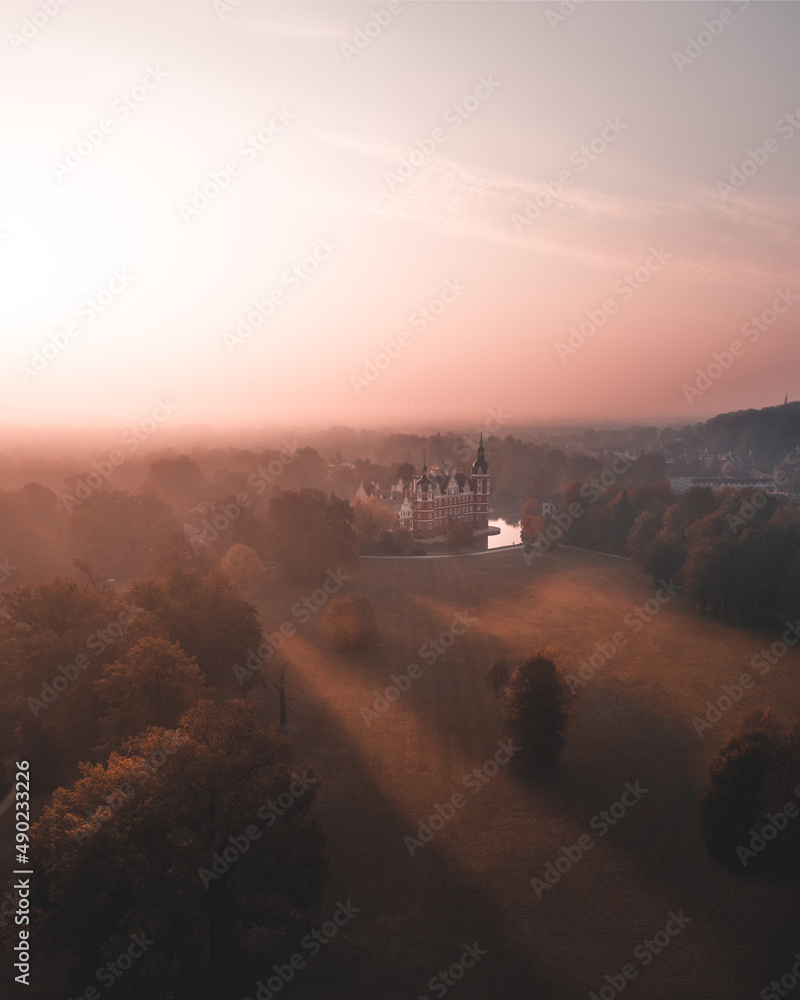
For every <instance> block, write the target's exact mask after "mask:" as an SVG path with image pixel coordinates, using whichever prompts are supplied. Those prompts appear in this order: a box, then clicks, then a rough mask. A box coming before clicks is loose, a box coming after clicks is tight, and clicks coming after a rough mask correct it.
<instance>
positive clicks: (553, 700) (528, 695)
mask: <svg viewBox="0 0 800 1000" xmlns="http://www.w3.org/2000/svg"><path fill="white" fill-rule="evenodd" d="M557 660H558V654H557V653H556V651H555V650H551V649H549V648H548V649H545V650H543V651H541V652H539V653H536V654H535V655H534V656H531V657H530V658H529V659H528V660H526V661H525V662H524V663H522V664H521V665H520V666H518V667H517V668H516V670H515V671H514V673H513V675H512V677H511V681H510V682H509V685H508V688H507V701H506V724H507V726H508V729H509V735H510V736H511V739H512V740H513V742H514V743H516V744H518V745H519V746H520V747H521V750H520V751H519V753H518V754H517V756H516V758H515V760H516V763H517V766H518V767H519V768H520V769H521V770H522V771H523V772H524V773H525V774H528V775H538V774H543V773H546V772H547V771H550V770H552V769H553V767H554V766H555V763H556V760H557V759H558V755H559V754H560V753H561V751H562V750H563V748H564V744H565V743H566V728H567V720H568V711H567V706H568V704H569V702H568V697H567V694H568V690H569V687H568V684H567V680H566V678H565V676H564V673H563V672H562V670H561V669H560V667H559V666H558V663H557Z"/></svg>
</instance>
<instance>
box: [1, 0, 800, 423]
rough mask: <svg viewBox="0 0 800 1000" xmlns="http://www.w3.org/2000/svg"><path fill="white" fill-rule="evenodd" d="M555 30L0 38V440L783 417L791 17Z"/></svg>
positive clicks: (698, 11)
mask: <svg viewBox="0 0 800 1000" xmlns="http://www.w3.org/2000/svg"><path fill="white" fill-rule="evenodd" d="M55 2H56V0H53V3H54V4H55ZM45 7H47V4H46V5H45ZM47 9H48V10H49V9H50V8H49V7H47ZM558 9H559V7H558V4H556V3H527V4H526V3H514V4H505V3H487V4H483V3H474V4H438V3H408V2H406V3H402V4H391V5H387V4H382V3H376V4H355V3H341V4H340V3H335V2H334V3H325V4H316V3H305V4H300V3H293V4H286V3H276V4H272V3H257V2H250V0H245V2H243V3H241V4H239V5H238V6H235V5H234V4H224V3H222V2H218V3H216V4H215V3H214V2H212V0H203V2H188V3H160V2H153V3H146V4H142V3H135V4H130V3H125V2H122V3H113V4H110V3H106V4H100V3H91V2H80V0H72V2H70V3H68V4H66V5H65V6H64V7H63V8H58V13H57V14H56V15H55V16H53V17H50V16H49V15H48V14H47V13H46V12H44V11H43V8H42V6H41V5H40V4H39V3H14V4H9V3H6V4H3V5H2V6H0V45H3V46H4V47H5V53H4V57H3V59H2V60H0V87H2V92H3V94H4V95H6V100H5V101H4V102H3V103H2V106H0V130H1V132H0V134H2V137H3V142H2V147H3V155H2V157H1V158H0V324H1V326H0V328H1V329H2V341H1V342H0V352H2V353H1V358H2V363H1V364H0V390H1V391H2V397H1V398H0V420H6V421H9V422H23V423H47V422H51V421H66V422H69V423H73V424H75V425H76V426H77V425H79V424H85V423H92V424H94V423H98V422H101V421H109V422H113V423H123V422H129V421H136V420H140V419H142V418H144V417H146V416H147V415H148V414H149V413H150V412H151V410H152V409H153V406H154V405H155V403H156V401H157V400H158V399H159V398H161V397H165V396H168V397H169V398H170V399H172V400H174V401H175V403H176V404H177V410H176V411H175V417H174V420H175V421H176V422H177V423H187V424H199V423H206V422H208V423H212V424H215V425H217V426H220V427H222V426H233V425H236V424H240V423H256V424H261V423H270V424H284V425H286V424H291V423H304V424H306V423H318V424H323V425H328V424H334V423H346V424H350V425H353V426H356V427H367V426H386V425H389V424H395V425H406V426H411V425H419V424H421V423H428V424H430V423H432V422H436V421H441V422H442V424H443V425H447V424H448V421H452V422H456V421H462V422H463V421H466V422H468V423H470V424H474V425H475V426H478V425H481V424H482V423H483V421H484V418H485V415H486V413H487V412H488V411H489V409H490V408H495V409H497V408H498V407H501V408H502V409H503V411H504V412H506V413H508V414H510V415H511V419H512V420H513V423H514V424H516V425H519V424H522V423H525V422H528V421H530V422H545V421H567V420H582V421H587V420H595V419H596V420H625V421H640V420H647V421H654V422H658V421H663V422H667V421H679V422H681V423H691V422H694V421H697V420H701V419H703V418H704V417H705V416H707V415H710V414H713V413H716V412H721V411H725V410H732V409H741V408H746V407H751V406H752V407H758V406H766V405H774V404H776V403H779V402H782V400H783V398H784V394H785V393H788V394H789V398H790V399H792V398H800V385H798V382H797V371H798V365H797V361H798V357H797V354H798V346H797V345H798V338H797V330H798V320H799V319H800V302H799V303H798V304H797V305H795V303H794V297H795V296H800V280H798V236H799V235H800V233H799V232H798V229H799V226H798V224H799V223H800V202H799V201H798V178H800V171H799V170H798V167H800V108H799V107H798V106H799V105H800V92H798V90H797V87H796V80H797V75H796V52H795V49H794V40H795V39H796V38H797V37H798V30H799V29H800V12H799V11H798V8H797V6H796V5H793V4H786V3H784V4H773V3H769V2H760V3H758V4H755V3H753V4H750V5H749V6H748V5H747V4H744V3H734V2H731V3H728V4H713V3H712V4H707V3H681V4H675V3H666V4H662V3H647V4H631V3H628V4H616V3H608V4H607V3H603V2H596V3H591V4H588V3H587V4H584V5H582V6H580V7H578V8H576V10H575V12H574V13H573V14H572V15H570V16H568V17H565V18H563V19H561V20H559V18H558V16H557V11H558ZM375 12H379V15H380V16H379V17H376V14H375ZM725 12H727V13H725ZM26 19H28V20H27V21H26ZM378 21H382V22H383V24H379V23H378ZM704 22H706V24H704ZM26 24H27V27H26ZM359 32H363V34H359ZM26 35H27V36H28V37H25V36H26ZM698 39H699V41H698ZM364 43H366V44H364ZM359 46H361V47H359ZM693 46H694V47H693ZM687 52H688V53H689V55H687ZM696 53H699V54H696ZM795 116H797V117H795ZM795 122H796V123H797V124H796V125H795V124H794V123H795ZM70 148H72V150H73V152H72V153H69V149H70ZM750 160H752V161H753V162H752V170H751V166H750V164H749V163H748V162H746V161H750ZM742 164H743V165H744V171H745V173H744V174H743V175H741V181H742V183H741V184H740V185H739V184H738V178H739V175H736V174H734V175H733V181H732V168H733V167H735V166H737V165H742ZM721 182H725V183H727V184H728V185H729V190H728V191H727V192H725V191H724V190H723V189H720V187H719V185H720V183H721ZM737 185H738V186H737ZM203 187H206V194H207V195H210V197H209V198H208V202H207V204H206V205H203V202H202V201H197V200H195V202H194V207H192V197H193V192H195V190H196V189H202V188H203ZM526 212H527V216H526ZM293 269H295V270H294V271H293ZM637 269H638V270H637ZM628 275H632V277H630V278H629V277H626V276H628ZM259 301H260V302H261V303H263V304H262V306H261V310H260V311H259V310H258V307H257V303H258V302H259ZM254 310H255V311H254ZM248 314H249V315H250V317H251V320H252V322H251V324H250V328H249V329H250V331H251V332H250V334H249V336H247V337H245V336H242V335H241V334H242V331H244V333H247V330H248V328H247V327H246V326H243V325H241V321H242V320H244V322H247V317H248ZM426 316H427V319H426ZM753 316H755V317H760V318H761V319H760V323H761V326H762V329H761V330H759V331H755V328H753V327H747V326H746V324H748V322H749V321H750V319H751V317H753ZM70 324H71V325H70ZM581 324H584V327H583V330H584V334H589V335H588V336H586V337H585V342H584V343H581V338H580V337H576V336H575V335H574V334H573V335H572V336H573V339H572V341H570V336H571V329H574V328H580V327H581ZM237 330H238V331H239V336H238V337H237ZM748 331H749V332H748ZM736 342H738V343H739V345H740V349H739V350H737V351H735V352H734V353H733V354H731V356H730V364H727V362H728V353H730V348H731V345H732V344H734V343H736ZM559 345H561V346H559ZM715 352H716V354H718V355H720V357H721V360H720V359H719V358H718V359H716V360H715V357H714V355H715ZM726 352H728V353H726ZM370 364H372V365H375V366H376V367H374V368H371V367H369V365H370ZM714 365H718V366H719V368H718V369H717V368H714V367H712V369H711V374H712V375H716V374H717V371H719V375H720V377H719V378H712V379H710V380H708V381H707V383H706V382H701V383H700V384H701V385H708V386H709V387H707V388H705V389H704V390H703V391H702V392H700V393H697V394H694V393H691V392H687V390H686V388H685V387H686V386H690V387H691V386H695V384H696V383H697V380H698V372H697V369H698V368H699V369H701V371H702V370H708V368H709V366H714ZM37 368H38V370H37ZM695 387H696V386H695Z"/></svg>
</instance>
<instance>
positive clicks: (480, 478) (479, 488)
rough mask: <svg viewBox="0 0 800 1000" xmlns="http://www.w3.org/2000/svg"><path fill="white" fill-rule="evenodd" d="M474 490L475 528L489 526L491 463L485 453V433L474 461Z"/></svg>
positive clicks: (473, 522)
mask: <svg viewBox="0 0 800 1000" xmlns="http://www.w3.org/2000/svg"><path fill="white" fill-rule="evenodd" d="M471 482H472V492H473V493H474V494H475V508H474V514H473V520H472V526H473V528H488V527H489V463H488V462H487V461H486V456H485V455H484V453H483V434H481V439H480V443H479V444H478V457H477V458H476V459H475V461H474V462H473V463H472V476H471Z"/></svg>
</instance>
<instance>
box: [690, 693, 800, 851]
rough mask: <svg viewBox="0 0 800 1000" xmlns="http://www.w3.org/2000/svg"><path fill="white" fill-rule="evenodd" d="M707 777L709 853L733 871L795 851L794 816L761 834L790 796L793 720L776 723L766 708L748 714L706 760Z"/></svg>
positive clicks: (795, 761) (796, 731) (795, 758)
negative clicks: (710, 758) (712, 755)
mask: <svg viewBox="0 0 800 1000" xmlns="http://www.w3.org/2000/svg"><path fill="white" fill-rule="evenodd" d="M708 776H709V780H710V787H709V788H708V790H707V791H706V792H705V793H704V795H703V796H702V798H701V800H700V821H701V826H702V831H703V839H704V842H705V846H706V849H707V850H708V851H709V853H711V854H713V855H715V856H716V857H718V858H719V859H720V860H722V861H724V862H726V863H727V864H730V865H732V866H734V867H735V868H737V870H743V869H748V870H749V871H754V870H758V869H760V868H763V867H764V866H765V865H766V864H769V863H777V862H780V861H782V860H785V859H786V858H787V857H790V856H792V855H793V854H794V853H795V852H796V848H797V844H798V841H799V840H800V829H799V828H798V827H797V820H796V819H794V823H792V820H791V818H789V819H785V822H783V823H780V822H779V823H778V825H777V829H776V830H775V832H772V831H770V832H771V834H772V835H771V836H770V833H768V834H767V837H762V835H761V834H762V830H763V828H764V826H765V824H769V823H770V822H771V820H770V817H772V816H775V815H776V814H778V813H782V812H783V809H784V806H785V804H786V803H787V802H790V801H792V800H793V798H794V794H793V793H794V788H795V787H796V783H797V779H798V777H800V722H798V720H797V719H794V720H792V722H791V723H789V724H788V725H781V724H780V722H779V721H778V720H777V718H776V717H775V716H774V715H773V713H772V712H771V711H770V710H766V711H765V710H764V709H755V710H754V711H752V712H750V713H749V714H748V715H747V716H745V718H744V719H743V720H742V723H741V725H740V726H739V729H738V730H737V731H736V733H734V735H733V736H732V737H731V738H730V739H729V740H728V741H727V743H725V745H724V746H723V747H721V749H720V750H719V752H718V753H717V755H716V757H715V758H714V760H713V761H712V762H711V766H710V767H709V771H708ZM773 825H774V824H773Z"/></svg>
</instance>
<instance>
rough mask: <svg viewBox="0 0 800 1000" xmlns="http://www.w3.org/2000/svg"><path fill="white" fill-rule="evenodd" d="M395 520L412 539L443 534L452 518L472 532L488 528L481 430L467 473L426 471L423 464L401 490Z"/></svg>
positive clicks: (486, 473) (485, 469) (445, 532)
mask: <svg viewBox="0 0 800 1000" xmlns="http://www.w3.org/2000/svg"><path fill="white" fill-rule="evenodd" d="M398 520H399V522H400V525H401V527H403V528H406V529H407V530H409V531H410V532H411V534H412V536H413V537H414V538H415V539H420V538H427V539H430V538H435V537H438V536H444V535H446V534H447V531H448V529H449V528H450V526H451V524H452V523H453V522H454V521H464V522H466V523H467V524H469V526H470V527H471V528H472V530H473V531H476V532H479V531H483V530H486V529H488V527H489V463H488V462H487V461H486V457H485V455H484V450H483V434H481V439H480V444H479V445H478V454H477V457H476V459H475V461H474V462H473V463H472V472H471V475H469V476H467V475H466V474H465V473H463V472H450V474H449V475H448V473H446V472H443V471H442V470H441V469H432V470H430V471H429V470H428V467H427V465H424V464H423V466H422V475H421V476H414V478H413V479H412V480H411V485H410V486H409V488H408V489H407V490H405V495H404V499H403V503H402V506H401V507H400V512H399V514H398Z"/></svg>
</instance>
